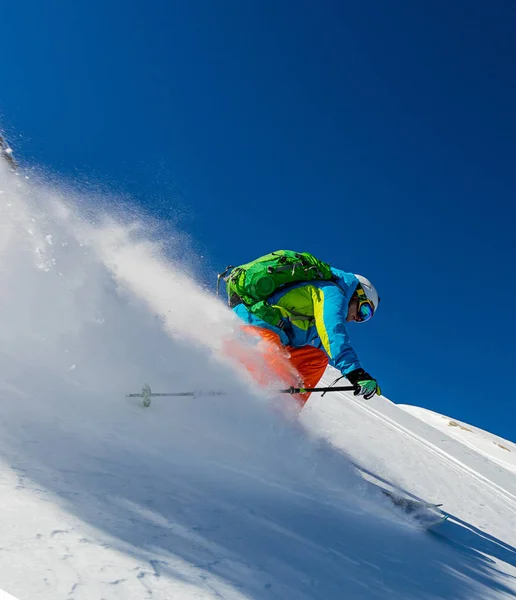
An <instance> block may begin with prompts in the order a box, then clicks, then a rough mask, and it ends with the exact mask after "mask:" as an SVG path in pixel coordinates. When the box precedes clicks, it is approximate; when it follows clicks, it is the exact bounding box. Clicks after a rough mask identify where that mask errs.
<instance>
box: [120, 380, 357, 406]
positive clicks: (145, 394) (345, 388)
mask: <svg viewBox="0 0 516 600" xmlns="http://www.w3.org/2000/svg"><path fill="white" fill-rule="evenodd" d="M355 389H356V387H355V386H354V385H339V386H335V387H315V388H303V387H293V386H291V387H289V388H286V389H283V390H277V392H278V393H280V394H305V393H308V392H310V393H311V392H350V391H353V390H355ZM226 394H228V392H222V391H215V390H207V391H198V392H197V391H191V392H153V391H151V388H150V386H149V385H144V386H143V388H142V391H141V392H140V393H138V394H126V397H127V398H143V405H144V406H150V403H151V398H163V397H173V396H176V397H177V396H183V397H184V396H190V397H195V396H225V395H226Z"/></svg>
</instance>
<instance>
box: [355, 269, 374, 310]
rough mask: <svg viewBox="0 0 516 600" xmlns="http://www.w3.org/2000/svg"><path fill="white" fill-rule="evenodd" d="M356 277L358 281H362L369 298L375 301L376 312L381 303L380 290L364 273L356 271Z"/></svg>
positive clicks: (361, 283)
mask: <svg viewBox="0 0 516 600" xmlns="http://www.w3.org/2000/svg"><path fill="white" fill-rule="evenodd" d="M355 277H356V278H357V279H358V281H360V285H361V286H362V288H363V290H364V293H365V295H366V297H367V299H368V300H371V302H372V303H373V306H374V312H376V309H377V308H378V304H380V296H378V292H377V291H376V288H375V287H374V285H373V284H372V283H371V282H370V281H369V279H367V278H366V277H364V276H363V275H357V274H356V273H355Z"/></svg>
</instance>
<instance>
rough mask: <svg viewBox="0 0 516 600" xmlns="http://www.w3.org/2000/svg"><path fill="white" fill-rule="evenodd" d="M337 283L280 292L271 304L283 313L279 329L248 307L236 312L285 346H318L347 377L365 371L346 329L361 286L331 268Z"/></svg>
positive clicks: (241, 306)
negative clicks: (268, 330)
mask: <svg viewBox="0 0 516 600" xmlns="http://www.w3.org/2000/svg"><path fill="white" fill-rule="evenodd" d="M331 270H332V272H333V275H334V280H333V281H308V282H301V283H297V284H294V285H291V286H288V287H286V288H283V289H280V290H277V291H276V292H274V294H272V295H271V296H270V297H269V298H268V299H267V302H268V303H269V304H271V305H272V306H276V307H278V308H279V309H280V311H281V313H282V315H283V326H282V327H275V326H274V325H271V324H269V323H266V322H265V321H263V320H262V319H260V318H259V317H257V316H256V315H254V314H253V313H251V312H249V311H248V310H247V308H246V306H245V305H244V304H238V305H237V306H235V307H234V308H233V310H234V312H235V313H236V314H237V315H238V316H239V317H240V319H242V321H244V322H245V323H246V324H248V325H254V326H255V327H263V328H265V329H270V330H271V331H274V332H275V333H277V334H278V336H279V337H280V340H281V342H282V344H284V345H285V346H292V347H294V348H300V347H302V346H308V345H311V346H315V347H316V348H321V349H322V350H324V352H326V354H327V355H328V362H329V364H330V365H332V366H334V367H335V368H337V369H339V371H340V372H341V373H342V374H343V375H347V374H348V373H350V372H351V371H354V370H355V369H360V368H362V365H361V364H360V361H359V360H358V357H357V355H356V353H355V351H354V350H353V347H352V346H351V342H350V339H349V336H348V332H347V329H346V325H347V322H346V317H347V315H348V305H349V301H350V300H351V297H352V296H353V293H354V291H355V290H356V288H357V285H358V283H359V282H358V279H357V278H356V277H355V275H353V273H346V272H345V271H340V270H338V269H334V268H333V267H332V268H331Z"/></svg>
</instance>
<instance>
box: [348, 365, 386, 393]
mask: <svg viewBox="0 0 516 600" xmlns="http://www.w3.org/2000/svg"><path fill="white" fill-rule="evenodd" d="M346 377H347V378H348V380H349V381H350V383H352V384H353V385H354V386H355V388H356V389H355V391H354V394H355V396H364V399H365V400H371V398H372V397H373V396H374V395H375V394H377V395H378V396H379V395H380V394H381V393H382V391H381V390H380V386H379V385H378V383H377V381H376V379H374V377H371V375H369V373H366V372H365V371H364V369H355V370H354V371H351V373H348V374H347V375H346Z"/></svg>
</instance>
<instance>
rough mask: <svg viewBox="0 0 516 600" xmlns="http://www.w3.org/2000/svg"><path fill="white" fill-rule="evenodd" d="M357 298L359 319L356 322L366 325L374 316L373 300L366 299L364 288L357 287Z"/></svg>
mask: <svg viewBox="0 0 516 600" xmlns="http://www.w3.org/2000/svg"><path fill="white" fill-rule="evenodd" d="M356 293H357V296H358V308H357V318H356V319H355V321H356V322H357V323H365V322H366V321H369V319H371V317H372V316H373V315H374V306H373V303H372V302H371V300H369V298H367V297H366V295H365V293H364V290H363V289H362V286H360V285H359V286H358V287H357V291H356Z"/></svg>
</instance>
